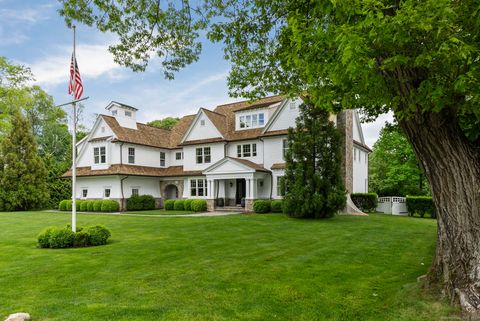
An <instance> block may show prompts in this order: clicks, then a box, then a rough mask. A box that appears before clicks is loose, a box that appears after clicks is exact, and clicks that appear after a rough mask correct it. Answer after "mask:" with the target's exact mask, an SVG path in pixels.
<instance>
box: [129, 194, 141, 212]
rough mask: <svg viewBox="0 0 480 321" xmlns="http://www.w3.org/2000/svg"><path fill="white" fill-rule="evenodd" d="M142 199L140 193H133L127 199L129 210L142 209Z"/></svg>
mask: <svg viewBox="0 0 480 321" xmlns="http://www.w3.org/2000/svg"><path fill="white" fill-rule="evenodd" d="M142 209H143V206H142V200H141V199H140V196H138V195H132V196H130V197H129V198H128V199H127V210H128V211H139V210H142Z"/></svg>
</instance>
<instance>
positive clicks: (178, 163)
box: [167, 149, 183, 166]
mask: <svg viewBox="0 0 480 321" xmlns="http://www.w3.org/2000/svg"><path fill="white" fill-rule="evenodd" d="M177 153H183V149H175V150H172V151H170V152H169V153H168V154H167V157H168V158H169V161H168V163H169V164H170V166H182V165H183V158H182V159H179V160H177V159H176V154H177Z"/></svg>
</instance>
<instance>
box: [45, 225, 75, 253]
mask: <svg viewBox="0 0 480 321" xmlns="http://www.w3.org/2000/svg"><path fill="white" fill-rule="evenodd" d="M74 237H75V233H73V231H72V230H71V229H69V228H53V229H52V230H51V231H50V237H49V238H48V240H49V246H50V248H52V249H64V248H67V247H72V246H73V239H74Z"/></svg>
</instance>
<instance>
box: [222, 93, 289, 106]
mask: <svg viewBox="0 0 480 321" xmlns="http://www.w3.org/2000/svg"><path fill="white" fill-rule="evenodd" d="M277 97H278V98H283V96H282V95H272V96H267V97H263V98H259V99H257V100H251V99H245V100H240V101H237V102H234V103H228V104H222V105H217V107H216V108H218V107H227V106H231V105H236V104H241V103H246V102H252V104H254V103H256V102H259V101H261V100H267V99H269V98H277Z"/></svg>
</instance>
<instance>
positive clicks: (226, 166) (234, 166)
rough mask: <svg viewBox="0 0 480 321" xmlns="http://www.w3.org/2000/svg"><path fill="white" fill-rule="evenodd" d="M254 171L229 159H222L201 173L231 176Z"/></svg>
mask: <svg viewBox="0 0 480 321" xmlns="http://www.w3.org/2000/svg"><path fill="white" fill-rule="evenodd" d="M254 171H255V169H253V168H250V167H249V166H247V165H244V164H242V163H240V162H238V161H235V160H233V159H231V158H224V159H222V160H221V161H219V162H217V163H216V164H213V165H212V166H210V167H208V168H207V169H206V170H204V171H203V174H232V173H252V172H254Z"/></svg>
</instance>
